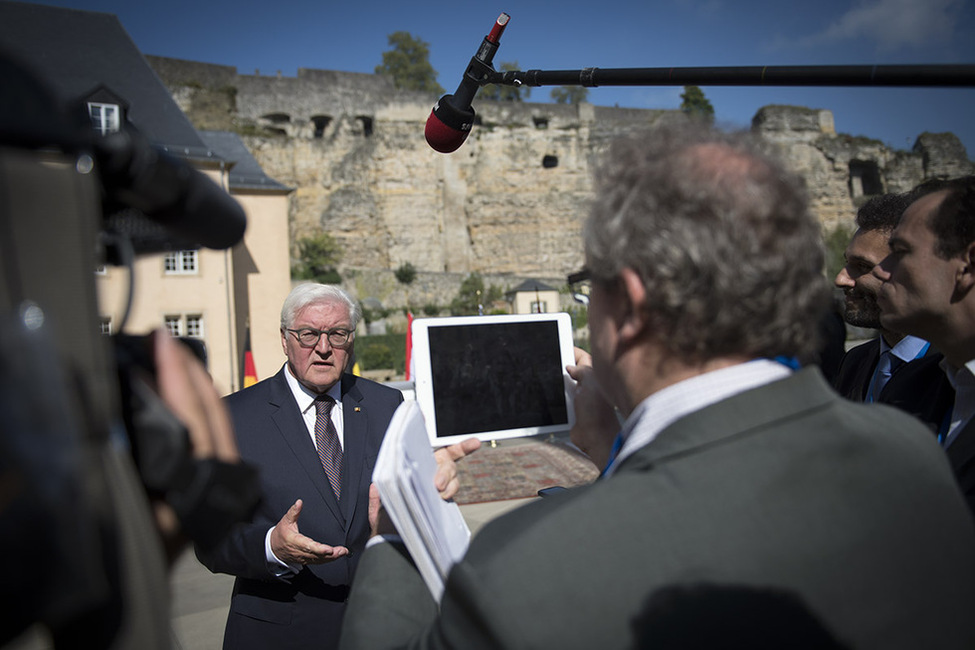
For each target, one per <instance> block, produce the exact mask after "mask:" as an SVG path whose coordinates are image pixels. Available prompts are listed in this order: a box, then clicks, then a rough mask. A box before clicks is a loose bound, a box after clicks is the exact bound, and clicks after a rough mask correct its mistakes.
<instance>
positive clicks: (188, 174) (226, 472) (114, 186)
mask: <svg viewBox="0 0 975 650" xmlns="http://www.w3.org/2000/svg"><path fill="white" fill-rule="evenodd" d="M0 77H2V78H3V79H4V85H5V88H4V93H3V96H2V97H0V367H2V372H0V377H2V379H0V408H2V412H3V413H4V420H5V423H4V425H3V428H2V430H0V479H3V484H4V485H10V486H13V487H12V489H11V490H10V491H9V492H8V493H7V495H6V497H7V498H5V500H4V504H5V505H4V506H3V507H0V530H3V531H4V533H3V535H0V557H2V558H4V559H5V560H6V564H7V566H5V568H4V572H5V576H7V577H5V580H4V581H3V582H4V586H3V587H2V588H0V593H2V594H3V601H4V602H5V603H10V607H9V608H8V609H7V611H5V613H4V615H3V616H2V618H0V644H3V643H5V642H6V641H8V640H9V639H12V638H14V637H15V636H17V635H18V634H20V633H21V632H22V631H23V630H24V629H26V627H28V626H29V625H31V624H32V623H35V622H41V623H42V624H44V625H45V626H46V627H47V628H48V629H49V630H50V631H51V634H52V635H53V637H54V640H55V645H57V646H58V647H60V646H61V645H62V644H63V645H65V646H67V645H77V644H79V643H80V644H82V645H83V646H84V647H113V646H117V647H143V648H151V647H168V639H169V634H170V632H169V620H168V615H167V612H168V602H167V601H168V576H167V568H168V567H167V559H166V555H165V553H164V550H163V548H162V542H161V540H160V538H159V535H158V533H157V531H156V529H155V525H154V520H153V515H152V510H151V505H150V500H151V499H159V500H162V501H164V502H166V503H167V504H169V505H170V506H171V507H172V508H173V510H174V511H175V512H176V514H177V516H178V518H179V520H180V524H181V527H182V530H183V531H184V533H185V534H186V535H187V536H188V537H189V538H190V539H191V540H192V541H193V542H194V543H195V544H198V545H200V546H201V547H203V548H206V547H208V546H210V545H212V544H214V543H216V542H217V541H219V540H220V539H221V538H222V537H223V536H224V535H226V534H227V533H228V531H229V530H230V528H231V527H232V526H233V525H234V524H235V523H237V522H239V521H243V520H246V519H248V518H249V517H250V515H251V514H252V512H253V510H254V509H255V508H256V506H257V503H258V501H259V500H260V488H259V484H258V481H257V475H256V470H255V469H254V468H253V467H251V466H248V465H246V464H243V463H237V464H228V463H223V462H220V461H216V460H203V459H196V458H194V457H193V456H192V454H191V449H190V443H189V437H188V434H187V431H186V429H185V428H184V427H183V425H182V424H181V423H180V422H179V420H178V419H177V418H176V417H175V416H174V415H173V414H172V413H171V412H170V411H169V409H168V408H166V406H165V405H164V404H163V403H162V400H161V399H160V398H159V396H158V395H157V394H156V392H155V390H154V376H155V374H154V370H155V368H154V363H153V359H152V354H151V351H150V349H149V346H148V343H149V341H148V340H147V339H146V338H145V337H141V336H127V335H120V336H113V337H108V336H105V335H103V334H102V333H101V332H100V327H99V318H98V316H99V314H98V302H97V296H96V285H95V278H94V273H95V270H96V268H98V267H99V266H101V265H104V264H106V263H116V262H118V261H119V259H120V256H119V255H118V254H117V253H118V249H119V248H120V247H121V248H125V249H127V250H129V251H130V252H134V253H135V254H138V253H139V252H148V251H157V250H165V249H166V248H165V247H166V246H168V245H172V246H187V245H188V244H189V245H193V246H198V245H205V246H210V247H229V246H232V245H233V244H235V243H236V242H237V241H239V240H240V238H241V237H242V236H243V231H244V226H245V223H246V221H245V218H244V215H243V211H242V209H241V208H240V206H239V205H238V204H237V203H236V202H235V201H234V200H233V199H232V198H231V197H229V195H227V194H226V193H225V192H223V190H221V189H220V188H219V187H217V186H216V185H215V184H214V183H212V182H211V181H210V180H209V179H207V178H206V177H205V176H204V175H203V174H201V173H200V172H198V171H196V170H194V169H192V168H191V167H190V166H189V165H187V164H185V163H183V162H182V161H179V160H177V159H175V158H172V157H169V156H168V155H167V154H165V153H164V152H162V151H160V150H157V149H155V148H154V147H152V146H151V145H150V144H149V143H148V142H147V141H146V140H145V139H144V138H143V137H142V136H141V135H140V134H138V133H137V132H134V131H132V130H127V131H123V132H122V133H119V134H115V135H116V136H117V137H113V138H111V139H108V140H104V139H101V138H100V136H97V135H96V134H95V133H94V132H93V130H92V128H91V125H90V122H89V121H88V118H87V115H86V113H85V111H84V108H83V107H82V106H77V107H67V108H65V107H62V106H61V105H60V104H59V102H58V101H56V99H55V98H54V96H53V95H52V94H51V93H50V92H48V90H47V89H46V88H45V87H44V86H43V84H42V82H40V81H39V80H38V79H37V78H35V77H34V76H33V75H32V74H30V72H29V71H28V70H27V69H26V68H25V67H23V66H21V65H20V64H18V63H17V62H15V61H13V60H12V59H9V58H7V57H5V56H4V55H3V53H2V52H0ZM140 222H146V223H151V224H153V225H154V228H151V229H146V228H143V227H142V226H141V225H140ZM127 229H128V231H127ZM146 232H149V233H154V234H150V235H149V236H146V235H144V234H140V233H146ZM107 242H111V245H107ZM124 257H125V256H121V258H124ZM25 560H26V561H25Z"/></svg>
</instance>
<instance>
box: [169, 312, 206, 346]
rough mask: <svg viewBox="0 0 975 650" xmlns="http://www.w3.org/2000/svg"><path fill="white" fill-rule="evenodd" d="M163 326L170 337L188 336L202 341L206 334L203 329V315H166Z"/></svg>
mask: <svg viewBox="0 0 975 650" xmlns="http://www.w3.org/2000/svg"><path fill="white" fill-rule="evenodd" d="M163 326H164V327H165V328H166V330H167V331H168V332H169V333H170V334H171V335H172V336H188V337H190V338H194V339H200V340H203V336H204V334H205V332H206V330H205V328H204V327H203V314H200V313H195V314H166V315H165V316H163Z"/></svg>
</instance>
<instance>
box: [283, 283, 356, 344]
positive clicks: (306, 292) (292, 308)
mask: <svg viewBox="0 0 975 650" xmlns="http://www.w3.org/2000/svg"><path fill="white" fill-rule="evenodd" d="M317 303H339V304H342V305H346V306H347V307H348V308H349V321H350V322H351V325H352V331H353V332H354V331H355V328H356V327H357V326H358V325H359V320H360V319H361V318H362V309H361V308H360V307H359V303H357V302H356V301H355V300H353V299H352V296H350V295H349V294H348V293H347V292H346V291H345V290H344V289H343V288H342V287H339V286H336V285H334V284H317V283H315V282H306V283H304V284H299V285H298V286H297V287H295V288H294V289H292V290H291V293H289V294H288V297H287V298H285V299H284V304H283V305H282V306H281V328H282V329H287V328H289V327H291V326H292V325H293V324H294V322H295V318H296V317H297V315H298V312H300V311H301V310H302V309H304V308H305V307H307V306H308V305H313V304H317Z"/></svg>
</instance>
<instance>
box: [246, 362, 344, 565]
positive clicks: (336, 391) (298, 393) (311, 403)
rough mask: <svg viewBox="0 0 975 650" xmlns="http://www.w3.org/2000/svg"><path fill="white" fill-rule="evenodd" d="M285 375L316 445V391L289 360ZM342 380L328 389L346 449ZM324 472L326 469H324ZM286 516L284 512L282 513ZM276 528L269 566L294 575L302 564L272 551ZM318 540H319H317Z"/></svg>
mask: <svg viewBox="0 0 975 650" xmlns="http://www.w3.org/2000/svg"><path fill="white" fill-rule="evenodd" d="M284 376H285V378H286V379H287V380H288V387H289V388H290V389H291V394H292V395H294V398H295V401H296V402H297V403H298V410H299V411H300V412H301V417H302V419H303V420H304V421H305V428H306V429H307V430H308V435H309V437H311V444H312V446H314V445H315V419H316V418H317V417H318V412H317V411H316V409H315V393H313V392H311V391H310V390H308V389H307V388H305V387H304V386H303V385H302V384H301V383H300V382H299V381H298V380H297V379H296V378H295V376H294V375H293V374H291V368H290V367H289V366H288V364H287V362H285V364H284ZM341 384H342V382H336V384H335V385H334V386H332V387H331V388H330V389H329V390H328V394H329V395H330V396H331V397H332V399H334V400H335V405H334V406H333V407H332V423H333V424H335V431H336V433H338V436H339V444H340V445H341V446H342V449H343V450H344V449H345V418H344V417H343V412H342V385H341ZM322 471H323V472H324V470H322ZM281 516H284V513H283V512H282V513H281ZM273 530H274V526H271V527H270V528H269V529H268V531H267V534H266V535H265V536H264V555H265V557H266V558H267V566H268V569H269V570H270V571H271V573H272V574H274V575H275V576H277V577H279V578H283V577H287V576H291V575H294V574H296V573H298V572H299V571H301V565H300V564H287V563H285V562H282V561H281V560H279V559H278V558H277V556H276V555H274V553H273V552H272V551H271V531H273ZM316 541H317V540H316Z"/></svg>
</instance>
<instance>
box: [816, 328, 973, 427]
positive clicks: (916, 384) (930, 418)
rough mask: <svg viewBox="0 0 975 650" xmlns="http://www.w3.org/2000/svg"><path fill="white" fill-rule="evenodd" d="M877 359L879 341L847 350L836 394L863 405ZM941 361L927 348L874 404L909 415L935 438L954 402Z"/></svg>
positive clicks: (902, 367)
mask: <svg viewBox="0 0 975 650" xmlns="http://www.w3.org/2000/svg"><path fill="white" fill-rule="evenodd" d="M879 358H880V339H879V338H876V339H874V340H872V341H868V342H866V343H863V344H861V345H858V346H856V347H853V348H850V350H849V351H848V352H847V353H846V355H845V356H844V357H843V363H842V364H841V365H840V371H839V373H838V374H837V376H836V378H835V379H834V380H833V386H834V387H835V388H836V390H837V392H839V394H840V395H842V396H843V397H846V398H847V399H851V400H853V401H855V402H862V401H864V399H865V398H866V396H867V388H868V387H869V385H870V379H871V378H872V377H873V372H874V369H875V368H876V367H877V361H878V359H879ZM942 358H943V356H942V354H941V353H940V352H938V351H937V350H935V349H934V348H933V347H929V348H928V350H927V352H926V353H925V355H924V356H923V357H921V358H920V359H915V360H913V361H908V362H907V363H903V364H901V365H900V366H898V368H897V369H896V370H895V371H894V374H893V375H892V376H891V378H890V380H889V381H888V382H887V384H886V385H885V386H884V388H883V390H881V391H880V398H879V399H878V400H877V401H878V402H880V403H882V404H890V405H891V406H895V407H897V408H898V409H900V410H902V411H905V412H907V413H910V414H911V415H913V416H914V417H916V418H918V419H919V420H921V422H923V423H924V425H925V426H926V427H927V428H928V430H929V431H931V432H932V433H933V434H935V435H937V434H938V432H939V431H940V430H941V427H942V426H943V425H944V420H945V417H946V416H947V415H950V413H951V407H952V404H954V401H955V392H954V390H953V389H952V388H951V384H949V383H948V380H947V378H946V377H945V373H944V371H943V370H942V369H941V366H940V365H939V364H940V363H941V359H942Z"/></svg>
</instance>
